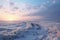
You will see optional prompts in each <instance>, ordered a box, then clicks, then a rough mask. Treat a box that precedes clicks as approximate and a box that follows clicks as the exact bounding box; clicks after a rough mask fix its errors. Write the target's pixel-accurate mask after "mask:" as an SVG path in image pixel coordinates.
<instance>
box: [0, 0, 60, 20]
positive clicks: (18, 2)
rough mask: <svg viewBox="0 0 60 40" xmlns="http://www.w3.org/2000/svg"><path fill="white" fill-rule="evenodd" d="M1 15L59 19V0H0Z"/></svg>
mask: <svg viewBox="0 0 60 40" xmlns="http://www.w3.org/2000/svg"><path fill="white" fill-rule="evenodd" d="M1 15H3V16H7V15H15V16H18V17H20V16H24V17H25V16H34V17H37V16H38V18H39V16H40V18H44V19H49V20H60V0H0V19H1V17H3V16H1ZM26 18H27V17H26Z"/></svg>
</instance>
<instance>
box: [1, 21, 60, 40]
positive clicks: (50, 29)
mask: <svg viewBox="0 0 60 40" xmlns="http://www.w3.org/2000/svg"><path fill="white" fill-rule="evenodd" d="M0 40H60V23H59V22H51V21H36V22H30V21H28V22H13V23H0Z"/></svg>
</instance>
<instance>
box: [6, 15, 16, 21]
mask: <svg viewBox="0 0 60 40" xmlns="http://www.w3.org/2000/svg"><path fill="white" fill-rule="evenodd" d="M16 20H17V17H16V16H14V15H9V16H7V17H6V21H16Z"/></svg>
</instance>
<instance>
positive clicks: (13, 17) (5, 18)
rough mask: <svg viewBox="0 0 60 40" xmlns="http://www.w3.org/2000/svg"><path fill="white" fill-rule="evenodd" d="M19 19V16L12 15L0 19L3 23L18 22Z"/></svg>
mask: <svg viewBox="0 0 60 40" xmlns="http://www.w3.org/2000/svg"><path fill="white" fill-rule="evenodd" d="M18 18H19V17H18V16H17V15H11V14H8V15H3V16H0V19H1V20H3V21H17V20H19V19H18Z"/></svg>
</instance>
